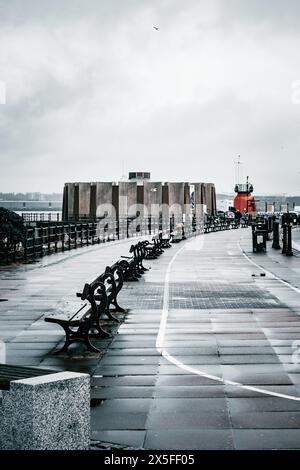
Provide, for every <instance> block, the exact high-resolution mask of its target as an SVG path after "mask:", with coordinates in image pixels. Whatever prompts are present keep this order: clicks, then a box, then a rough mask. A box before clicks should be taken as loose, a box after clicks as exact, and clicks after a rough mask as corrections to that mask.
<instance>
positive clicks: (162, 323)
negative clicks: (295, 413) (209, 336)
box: [156, 239, 300, 401]
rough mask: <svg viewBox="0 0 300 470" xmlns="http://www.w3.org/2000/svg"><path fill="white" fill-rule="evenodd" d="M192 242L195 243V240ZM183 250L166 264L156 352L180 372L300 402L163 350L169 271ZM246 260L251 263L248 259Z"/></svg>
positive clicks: (294, 398)
mask: <svg viewBox="0 0 300 470" xmlns="http://www.w3.org/2000/svg"><path fill="white" fill-rule="evenodd" d="M193 241H195V239H194V240H193ZM188 243H192V241H190V242H188ZM238 243H239V242H238ZM184 248H185V244H184V246H183V247H182V248H180V249H179V250H178V251H177V252H176V253H175V255H174V256H173V257H172V259H171V261H170V263H169V264H168V267H167V271H166V276H165V281H164V297H163V308H162V315H161V320H160V325H159V331H158V334H157V338H156V349H157V351H158V352H159V353H160V354H161V355H162V357H164V358H165V359H166V360H167V361H168V362H170V363H171V364H173V365H175V366H177V367H179V368H180V369H182V370H185V371H186V372H190V373H191V374H195V375H199V376H201V377H205V378H207V379H210V380H214V381H216V382H220V383H223V384H224V385H231V386H234V387H238V388H240V389H243V390H250V391H252V392H257V393H261V394H263V395H270V396H273V397H279V398H284V399H287V400H294V401H300V397H295V396H293V395H286V394H283V393H277V392H272V391H270V390H265V389H263V388H260V387H251V386H250V385H243V384H241V383H239V382H233V381H232V380H227V379H223V378H222V377H218V376H217V375H212V374H208V373H207V372H205V371H202V370H199V369H196V368H195V367H191V366H188V365H185V364H183V363H182V362H181V361H179V360H178V359H176V358H175V357H174V356H172V355H171V354H169V353H168V351H167V350H166V349H165V348H164V338H165V333H166V328H167V323H168V315H169V284H170V274H171V270H172V266H173V264H174V261H175V260H176V258H177V256H178V255H179V254H180V253H181V252H182V251H183V250H184ZM240 249H241V247H240ZM242 253H243V254H244V252H243V251H242ZM246 258H247V256H246ZM247 259H248V258H247ZM248 260H249V261H251V260H250V259H248ZM251 262H252V261H251ZM252 263H253V264H255V263H254V262H252ZM257 267H258V268H260V269H262V268H261V267H260V266H258V265H257ZM264 271H265V272H267V271H266V270H264ZM270 274H272V273H270ZM273 276H274V275H273ZM275 277H276V276H275ZM288 285H289V284H288ZM290 287H292V286H290ZM294 289H296V288H294ZM297 290H298V289H297ZM299 293H300V291H299Z"/></svg>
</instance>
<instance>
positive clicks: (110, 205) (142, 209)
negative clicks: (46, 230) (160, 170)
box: [63, 172, 216, 221]
mask: <svg viewBox="0 0 300 470" xmlns="http://www.w3.org/2000/svg"><path fill="white" fill-rule="evenodd" d="M204 213H207V214H209V215H214V214H215V213H216V192H215V186H214V184H213V183H200V182H199V183H186V182H174V183H173V182H166V183H163V182H153V181H151V179H150V173H149V172H130V173H129V178H128V181H120V182H119V183H114V182H88V183H87V182H76V183H65V186H64V194H63V219H64V220H69V221H70V220H83V219H85V220H86V219H92V220H95V219H102V218H105V217H110V218H134V217H136V216H137V215H140V216H144V217H147V216H151V217H175V218H179V217H185V216H189V215H196V216H198V217H203V215H204Z"/></svg>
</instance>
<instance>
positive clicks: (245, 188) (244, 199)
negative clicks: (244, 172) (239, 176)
mask: <svg viewBox="0 0 300 470" xmlns="http://www.w3.org/2000/svg"><path fill="white" fill-rule="evenodd" d="M234 191H235V192H236V193H237V195H236V196H235V198H234V202H233V206H234V208H235V209H236V210H237V211H239V212H241V213H242V214H245V213H247V214H250V213H253V212H256V202H255V198H254V196H253V194H252V193H253V184H251V183H249V177H248V176H247V181H246V184H236V185H235V188H234Z"/></svg>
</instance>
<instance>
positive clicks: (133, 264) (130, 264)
mask: <svg viewBox="0 0 300 470" xmlns="http://www.w3.org/2000/svg"><path fill="white" fill-rule="evenodd" d="M148 243H149V242H148V241H146V242H145V241H141V242H138V243H136V244H135V245H131V247H130V250H129V253H130V254H131V256H121V258H122V259H121V260H119V261H118V262H117V264H118V265H119V266H120V267H121V268H122V270H123V276H124V279H126V280H127V281H138V280H139V278H140V277H141V276H142V274H144V273H145V272H146V271H148V270H149V269H148V268H146V267H145V266H144V265H143V261H144V259H147V254H148V248H147V245H148Z"/></svg>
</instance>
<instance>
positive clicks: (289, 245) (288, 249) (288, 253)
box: [286, 224, 293, 256]
mask: <svg viewBox="0 0 300 470" xmlns="http://www.w3.org/2000/svg"><path fill="white" fill-rule="evenodd" d="M292 230H293V226H292V224H288V225H287V247H286V256H293V246H292Z"/></svg>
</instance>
